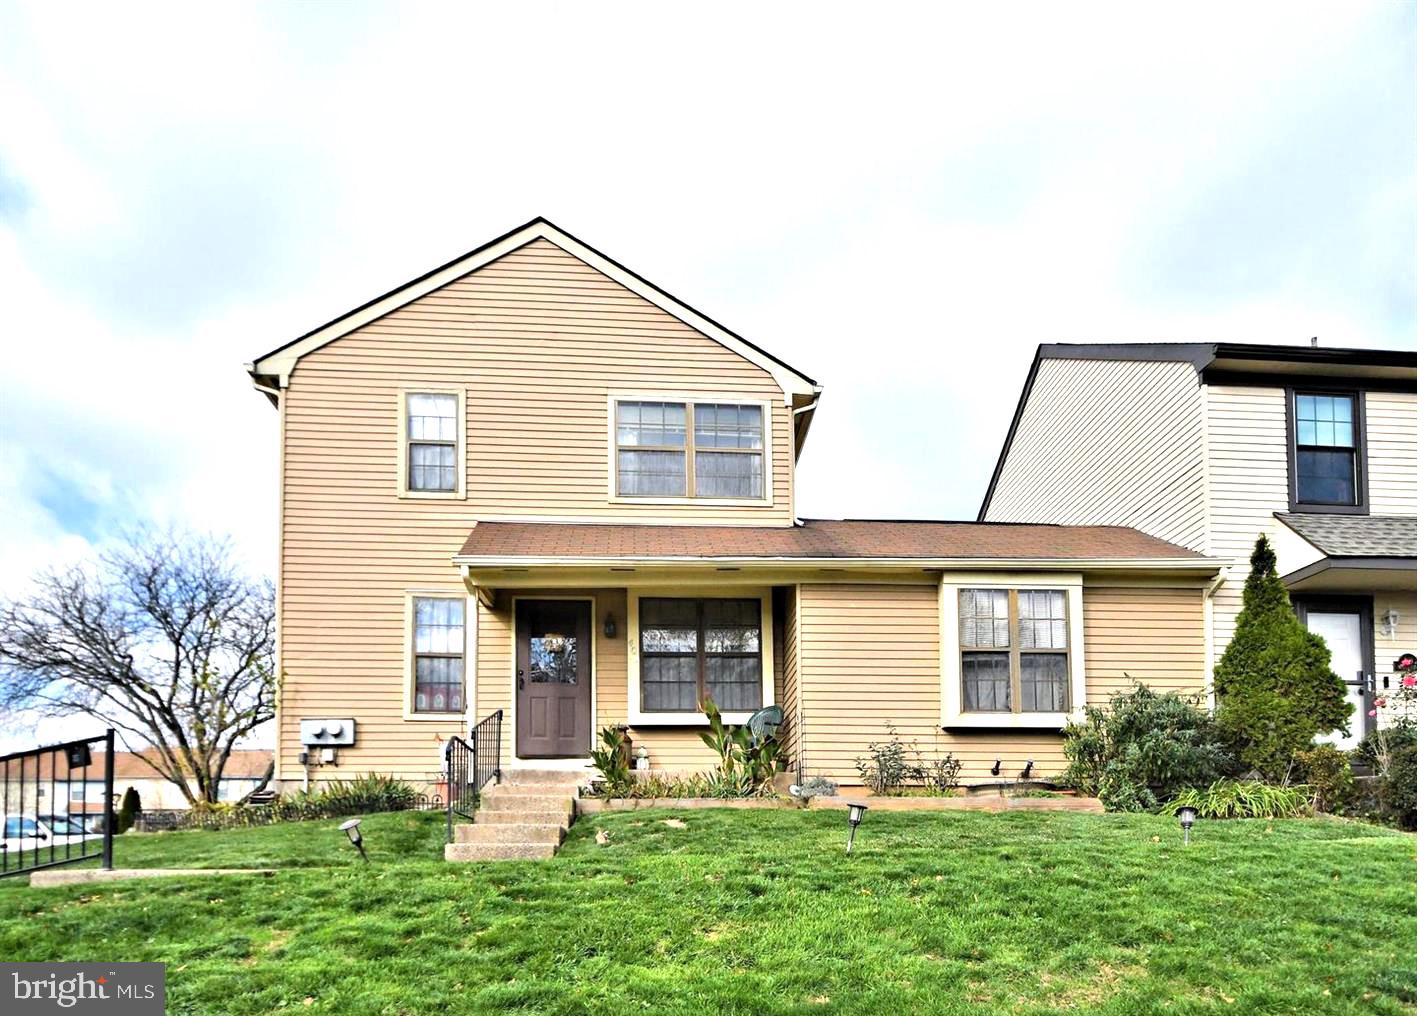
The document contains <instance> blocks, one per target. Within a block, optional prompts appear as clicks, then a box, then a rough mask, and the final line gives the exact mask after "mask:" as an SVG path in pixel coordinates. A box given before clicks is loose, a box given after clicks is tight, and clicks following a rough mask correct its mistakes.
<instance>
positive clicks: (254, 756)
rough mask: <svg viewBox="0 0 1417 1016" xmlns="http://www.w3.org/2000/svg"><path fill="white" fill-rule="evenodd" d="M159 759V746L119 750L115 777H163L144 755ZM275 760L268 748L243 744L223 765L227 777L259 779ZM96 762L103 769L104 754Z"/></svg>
mask: <svg viewBox="0 0 1417 1016" xmlns="http://www.w3.org/2000/svg"><path fill="white" fill-rule="evenodd" d="M143 756H147V758H152V759H156V758H157V757H158V753H157V749H156V748H144V749H143V750H142V751H141V752H134V751H119V752H114V755H113V778H114V779H116V780H161V779H165V777H163V776H161V775H159V774H158V772H157V770H155V769H154V768H153V767H152V766H151V765H149V764H148V763H147V762H146V761H145V760H144V758H143ZM270 764H271V752H270V750H269V749H266V748H242V749H237V750H236V751H233V752H232V753H231V757H230V758H228V759H227V760H226V766H225V768H223V769H222V773H221V775H222V778H223V779H235V780H246V779H259V778H260V777H262V776H264V775H266V767H267V766H269V765H270ZM94 765H95V766H96V767H99V772H100V773H101V772H102V768H101V767H102V765H103V758H102V756H101V755H100V756H96V757H95V758H94Z"/></svg>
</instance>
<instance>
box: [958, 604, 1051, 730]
mask: <svg viewBox="0 0 1417 1016" xmlns="http://www.w3.org/2000/svg"><path fill="white" fill-rule="evenodd" d="M959 652H960V681H961V689H960V691H961V696H960V702H961V709H962V711H963V712H966V713H1063V712H1067V711H1068V710H1069V708H1070V706H1069V683H1070V679H1069V674H1070V670H1069V666H1068V597H1067V593H1066V592H1065V591H1064V590H1061V589H961V590H960V591H959Z"/></svg>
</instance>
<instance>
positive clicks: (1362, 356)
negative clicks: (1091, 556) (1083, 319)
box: [979, 343, 1417, 746]
mask: <svg viewBox="0 0 1417 1016" xmlns="http://www.w3.org/2000/svg"><path fill="white" fill-rule="evenodd" d="M979 519H980V521H986V522H1003V521H1008V522H1054V523H1062V524H1068V525H1126V526H1133V527H1135V528H1137V529H1140V530H1142V531H1143V532H1146V533H1150V534H1152V535H1154V536H1157V537H1159V538H1161V539H1165V540H1169V541H1172V542H1174V543H1177V544H1180V545H1181V546H1184V547H1188V548H1190V549H1192V550H1195V551H1198V552H1200V553H1202V554H1205V555H1207V556H1209V557H1212V558H1217V559H1219V560H1221V561H1222V562H1224V563H1225V564H1226V565H1228V568H1227V570H1226V573H1225V577H1224V580H1223V582H1222V583H1221V584H1219V585H1218V586H1217V587H1216V588H1215V589H1213V590H1212V592H1211V595H1209V597H1208V598H1207V601H1206V612H1207V618H1208V621H1207V638H1208V643H1209V649H1208V652H1207V658H1208V668H1207V669H1209V665H1210V664H1213V663H1214V661H1215V660H1217V659H1218V658H1219V656H1220V654H1221V653H1222V652H1223V651H1224V649H1225V646H1226V644H1227V643H1228V642H1229V639H1230V636H1231V634H1232V632H1233V630H1234V625H1235V618H1236V615H1237V614H1238V613H1239V610H1240V602H1241V593H1242V591H1243V588H1244V582H1245V576H1246V575H1247V574H1248V571H1249V566H1248V558H1249V554H1250V551H1251V549H1252V547H1253V545H1254V542H1255V539H1256V537H1258V536H1259V535H1260V534H1261V533H1265V534H1268V536H1269V537H1270V539H1271V540H1272V541H1273V543H1274V547H1275V551H1276V554H1277V556H1278V559H1279V571H1280V574H1281V575H1282V576H1283V577H1284V580H1285V583H1286V584H1287V585H1288V587H1289V590H1290V595H1291V598H1292V599H1293V601H1294V604H1295V607H1296V609H1297V611H1298V613H1299V615H1300V617H1302V618H1303V619H1304V620H1305V622H1306V623H1307V624H1308V626H1309V627H1310V629H1312V630H1314V631H1316V632H1319V633H1320V634H1322V635H1323V636H1324V638H1325V639H1326V640H1327V641H1328V644H1329V648H1330V649H1331V650H1332V652H1333V668H1334V670H1335V672H1337V673H1338V674H1339V675H1340V676H1341V677H1342V678H1343V679H1344V680H1345V681H1347V682H1349V691H1350V694H1349V699H1350V701H1351V702H1352V703H1353V705H1354V707H1355V710H1356V711H1355V714H1354V721H1353V724H1352V731H1351V734H1350V736H1348V737H1337V738H1335V740H1337V741H1338V742H1339V743H1341V744H1343V745H1345V746H1351V745H1352V744H1353V743H1354V742H1355V741H1356V740H1357V738H1359V737H1361V736H1362V734H1363V733H1364V732H1365V731H1366V730H1367V729H1369V728H1370V727H1371V725H1372V722H1373V721H1372V719H1371V718H1370V717H1369V716H1368V715H1367V714H1368V712H1369V711H1370V710H1371V709H1372V708H1373V701H1374V698H1375V694H1380V693H1381V692H1382V690H1383V689H1385V688H1388V687H1391V686H1392V685H1391V682H1392V680H1393V678H1392V669H1393V662H1394V661H1395V660H1396V659H1397V657H1398V656H1399V655H1401V654H1402V653H1403V652H1406V651H1411V650H1414V649H1417V353H1408V352H1400V351H1395V350H1374V349H1329V348H1324V347H1317V346H1264V345H1248V344H1239V343H1186V344H1146V343H1142V344H1115V345H1114V344H1101V345H1044V346H1040V347H1039V349H1038V354H1037V356H1036V357H1035V359H1034V362H1033V368H1032V370H1031V371H1030V372H1029V375H1028V380H1027V382H1026V383H1025V385H1024V389H1023V394H1022V396H1021V397H1020V399H1019V404H1018V410H1017V412H1016V413H1015V415H1014V421H1013V425H1012V427H1011V428H1010V430H1009V435H1008V438H1007V440H1006V441H1005V443H1004V448H1003V451H1002V453H1001V454H1000V456H999V462H998V465H997V467H996V468H995V471H994V477H993V480H992V482H991V483H990V485H989V491H988V494H987V495H986V496H985V498H984V504H983V506H982V507H981V509H980V512H979Z"/></svg>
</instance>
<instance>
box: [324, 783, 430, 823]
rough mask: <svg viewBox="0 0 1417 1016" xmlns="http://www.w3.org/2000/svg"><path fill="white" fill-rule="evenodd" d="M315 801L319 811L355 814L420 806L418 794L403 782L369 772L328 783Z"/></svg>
mask: <svg viewBox="0 0 1417 1016" xmlns="http://www.w3.org/2000/svg"><path fill="white" fill-rule="evenodd" d="M311 799H312V803H313V804H314V806H315V807H316V808H323V809H325V810H328V811H330V812H333V813H334V814H351V815H352V814H354V813H355V812H361V811H406V810H408V809H409V808H412V807H413V806H414V805H415V804H417V803H418V794H417V792H416V791H415V790H414V789H413V787H411V786H409V785H408V784H407V783H404V782H403V781H402V780H396V779H394V778H393V777H392V776H379V775H377V774H376V773H367V774H365V775H364V776H356V777H355V778H354V779H352V780H341V781H340V782H338V783H330V784H327V785H326V786H325V787H323V788H322V789H320V790H318V791H316V792H315V793H314V794H312V795H311Z"/></svg>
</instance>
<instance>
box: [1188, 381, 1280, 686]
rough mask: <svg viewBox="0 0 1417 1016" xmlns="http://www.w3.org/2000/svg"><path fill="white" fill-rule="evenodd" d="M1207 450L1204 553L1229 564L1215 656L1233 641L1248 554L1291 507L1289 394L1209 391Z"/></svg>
mask: <svg viewBox="0 0 1417 1016" xmlns="http://www.w3.org/2000/svg"><path fill="white" fill-rule="evenodd" d="M1205 393H1206V413H1207V420H1206V433H1207V440H1206V448H1207V455H1208V460H1209V461H1208V473H1209V478H1210V484H1209V491H1208V495H1207V503H1208V505H1209V512H1210V541H1209V543H1208V545H1207V546H1206V547H1205V552H1206V553H1207V554H1209V555H1210V556H1212V557H1217V558H1220V559H1222V560H1224V561H1226V562H1228V563H1229V564H1230V566H1231V567H1230V575H1229V577H1228V578H1227V580H1226V581H1225V583H1224V584H1223V585H1221V586H1220V588H1219V589H1217V590H1216V592H1215V596H1214V600H1213V607H1214V613H1213V618H1214V620H1213V632H1214V647H1213V651H1214V653H1215V658H1216V659H1217V660H1218V659H1219V658H1220V654H1221V653H1223V652H1224V651H1225V647H1226V646H1227V645H1228V644H1229V642H1230V636H1231V635H1232V634H1233V633H1234V630H1235V617H1236V615H1238V614H1239V612H1240V600H1241V594H1242V593H1243V592H1244V587H1245V577H1246V576H1247V575H1248V574H1249V570H1250V569H1249V560H1250V551H1251V550H1253V549H1254V545H1255V539H1256V538H1257V537H1258V536H1259V535H1260V534H1261V533H1268V532H1269V531H1270V530H1271V528H1272V526H1274V525H1276V523H1275V520H1274V513H1275V512H1282V511H1287V510H1288V508H1289V463H1288V458H1287V455H1288V452H1287V448H1286V441H1287V440H1288V437H1287V431H1286V423H1285V393H1284V389H1283V388H1252V387H1240V386H1231V385H1207V386H1206V388H1205Z"/></svg>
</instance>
